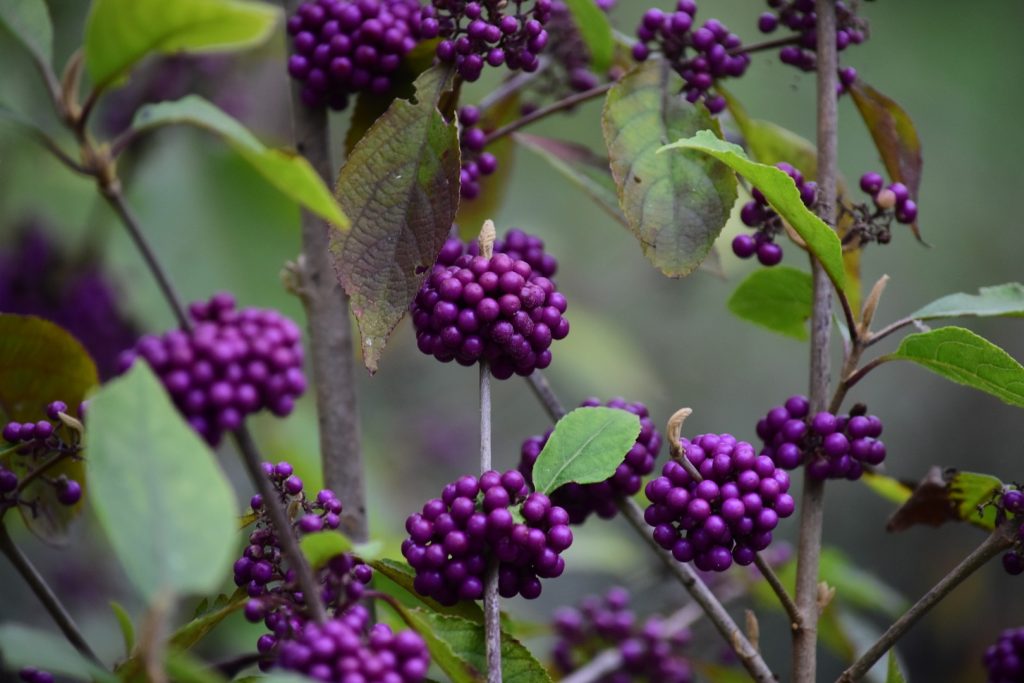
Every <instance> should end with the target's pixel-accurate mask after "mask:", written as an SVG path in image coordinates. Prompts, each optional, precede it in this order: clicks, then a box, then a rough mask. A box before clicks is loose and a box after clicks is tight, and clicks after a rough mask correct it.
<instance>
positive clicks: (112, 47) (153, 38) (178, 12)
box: [84, 0, 281, 88]
mask: <svg viewBox="0 0 1024 683" xmlns="http://www.w3.org/2000/svg"><path fill="white" fill-rule="evenodd" d="M280 16H281V10H280V9H278V8H276V7H274V6H273V5H269V4H267V3H263V2H241V1H240V0H174V2H166V1H165V0H94V2H93V3H92V9H91V10H90V12H89V17H88V19H87V20H86V24H85V45H84V50H85V68H86V70H87V71H88V73H89V76H90V77H91V78H92V82H93V85H94V86H96V87H100V88H104V87H107V86H109V85H112V84H114V83H115V82H117V81H118V80H120V79H121V78H122V77H124V76H126V75H127V74H128V72H129V71H130V70H131V68H132V67H133V66H134V65H135V64H136V63H137V62H138V61H139V60H141V59H142V58H144V57H146V56H147V55H150V54H157V53H159V54H172V53H177V52H223V51H230V50H241V49H243V48H247V47H252V46H254V45H259V44H260V43H262V42H263V41H264V40H266V39H267V38H269V37H270V35H271V33H272V32H273V30H274V27H275V25H276V24H277V22H278V19H279V18H280Z"/></svg>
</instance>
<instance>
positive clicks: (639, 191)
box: [601, 60, 736, 277]
mask: <svg viewBox="0 0 1024 683" xmlns="http://www.w3.org/2000/svg"><path fill="white" fill-rule="evenodd" d="M681 88H682V79H681V78H680V77H679V76H678V75H677V74H676V73H675V72H674V71H672V69H670V68H668V66H667V65H666V64H665V63H664V62H663V61H660V60H653V61H649V62H644V63H643V64H641V65H640V66H638V67H637V68H636V69H634V70H633V71H631V72H629V73H628V74H627V75H626V76H625V77H623V78H622V80H620V81H619V82H618V83H617V84H616V85H615V87H613V88H612V89H611V91H609V93H608V98H607V100H606V101H605V107H604V113H603V115H602V117H601V128H602V130H603V131H604V139H605V144H606V145H607V147H608V154H609V159H610V162H611V170H612V176H613V177H614V179H615V183H616V186H617V195H618V199H619V205H620V206H621V208H622V212H623V213H624V214H625V216H626V221H627V225H628V226H629V229H630V231H631V232H632V233H633V235H634V236H635V237H636V238H637V239H638V240H640V247H641V249H642V250H643V253H644V255H645V256H646V257H647V259H648V260H649V261H650V262H651V263H652V264H653V265H654V266H655V267H656V268H658V269H659V270H660V271H661V272H662V273H664V274H665V275H668V276H669V277H683V276H685V275H689V274H690V273H692V272H693V271H694V270H696V269H697V266H699V265H700V263H701V262H702V261H703V260H704V258H705V257H706V256H707V255H708V253H709V252H710V251H711V248H712V246H713V244H714V242H715V239H716V238H717V237H718V235H719V233H720V232H721V231H722V228H723V227H725V224H726V222H727V221H728V220H729V212H730V211H731V209H732V206H733V204H734V203H735V202H736V178H735V177H734V176H733V174H732V173H730V172H729V169H728V168H726V167H725V166H724V165H722V164H720V163H718V162H717V161H715V160H714V159H711V158H709V157H707V156H705V155H702V154H700V153H698V152H690V151H686V152H681V153H675V154H658V150H659V149H660V148H661V147H662V146H663V145H664V144H665V143H666V142H667V141H671V140H678V139H679V138H687V137H689V136H691V135H694V134H695V133H697V131H700V130H708V129H711V130H713V131H715V133H718V132H719V128H718V123H717V121H715V120H714V119H713V118H711V116H710V114H708V112H707V109H705V108H704V107H703V106H700V105H693V104H690V103H688V102H686V100H685V99H683V98H682V97H679V96H678V95H677V94H676V93H678V92H679V91H680V89H681ZM709 135H711V133H709Z"/></svg>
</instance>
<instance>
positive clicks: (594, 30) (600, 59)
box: [565, 0, 615, 74]
mask: <svg viewBox="0 0 1024 683" xmlns="http://www.w3.org/2000/svg"><path fill="white" fill-rule="evenodd" d="M565 4H566V6H568V8H569V11H570V12H571V13H572V18H573V21H574V22H575V23H576V28H578V29H579V32H580V37H582V38H583V43H584V44H585V45H586V46H587V51H588V52H589V53H590V64H591V69H593V71H594V73H599V74H600V73H604V72H606V71H608V69H609V67H611V65H612V59H613V58H614V57H615V36H613V35H612V25H611V22H609V21H608V15H607V14H605V13H604V12H602V11H601V8H599V7H598V6H597V3H595V2H594V0H566V2H565Z"/></svg>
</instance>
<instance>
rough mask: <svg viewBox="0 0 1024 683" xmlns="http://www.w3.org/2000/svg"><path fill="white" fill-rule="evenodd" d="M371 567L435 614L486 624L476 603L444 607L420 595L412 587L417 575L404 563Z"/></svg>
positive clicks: (374, 563)
mask: <svg viewBox="0 0 1024 683" xmlns="http://www.w3.org/2000/svg"><path fill="white" fill-rule="evenodd" d="M369 565H370V566H371V567H373V570H374V571H375V572H378V573H380V574H381V575H383V576H385V577H387V578H388V580H390V581H391V582H392V583H394V584H395V585H397V586H398V587H400V588H402V589H403V590H405V591H406V592H407V593H409V595H411V596H412V597H414V598H416V599H417V600H419V601H420V602H422V603H423V604H424V605H426V606H427V607H429V608H430V609H431V610H432V611H434V612H437V613H439V614H450V615H452V616H455V617H461V618H463V619H469V620H470V621H473V622H476V623H478V624H482V623H483V622H484V613H483V611H482V610H481V609H480V605H478V604H476V603H475V602H471V601H465V600H464V601H462V602H457V603H455V604H454V605H451V606H447V605H442V604H441V603H439V602H437V601H436V600H434V599H433V598H428V597H426V596H424V595H420V594H419V593H418V592H417V591H416V589H415V588H413V585H412V583H413V580H414V579H415V578H416V574H415V572H414V571H413V569H412V567H410V566H409V565H407V564H405V563H404V562H396V561H395V560H389V559H380V560H372V561H370V562H369Z"/></svg>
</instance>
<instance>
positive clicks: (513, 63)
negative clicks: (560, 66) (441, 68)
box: [433, 0, 552, 82]
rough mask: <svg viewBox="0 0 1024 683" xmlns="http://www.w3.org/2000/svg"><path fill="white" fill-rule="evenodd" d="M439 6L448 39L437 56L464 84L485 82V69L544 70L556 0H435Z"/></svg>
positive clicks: (443, 32)
mask: <svg viewBox="0 0 1024 683" xmlns="http://www.w3.org/2000/svg"><path fill="white" fill-rule="evenodd" d="M433 6H434V10H435V12H436V17H437V22H438V26H439V35H440V36H441V38H442V40H441V42H439V43H438V44H437V57H438V59H440V60H441V61H442V62H444V63H446V64H454V65H455V68H456V69H457V70H458V72H459V75H460V76H462V78H463V79H464V80H466V81H470V82H472V81H475V80H477V79H478V78H480V74H482V73H483V70H484V66H485V65H487V66H493V67H498V66H501V65H502V64H504V65H505V66H507V67H508V68H509V69H511V70H513V71H517V70H520V69H521V70H523V71H526V72H532V71H536V70H537V67H539V66H540V60H539V59H538V57H537V55H539V54H540V53H541V51H543V50H544V47H545V46H546V45H547V44H548V33H547V31H545V30H544V25H545V24H546V23H547V22H548V19H550V18H551V6H552V0H515V2H508V0H471V1H470V2H466V0H433Z"/></svg>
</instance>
